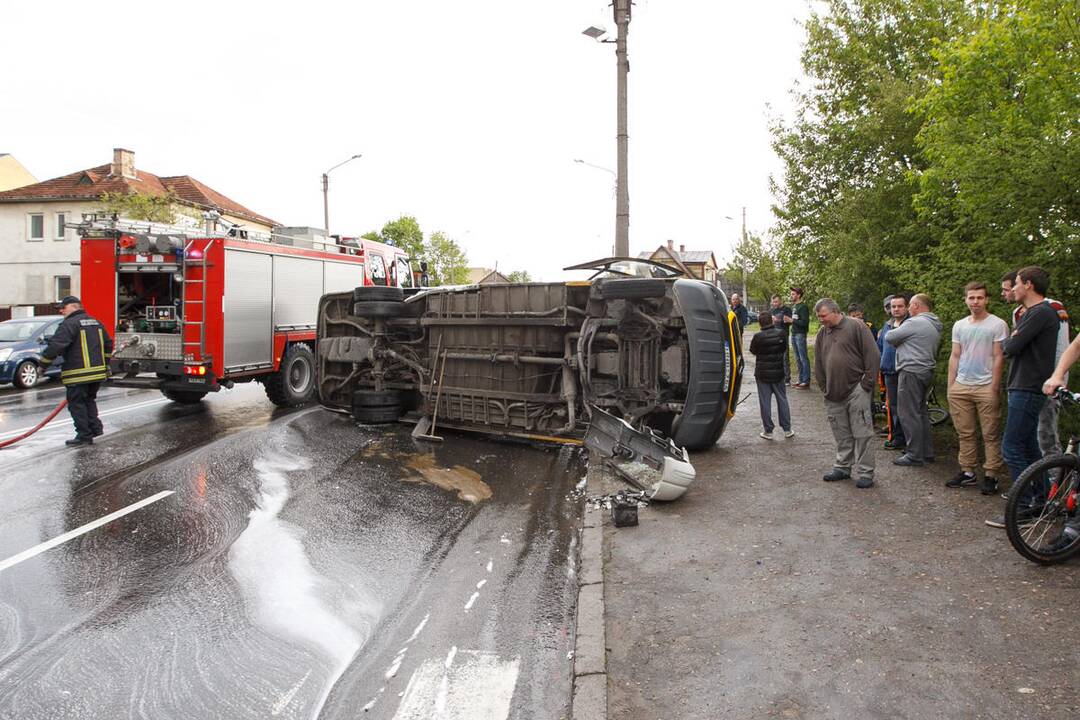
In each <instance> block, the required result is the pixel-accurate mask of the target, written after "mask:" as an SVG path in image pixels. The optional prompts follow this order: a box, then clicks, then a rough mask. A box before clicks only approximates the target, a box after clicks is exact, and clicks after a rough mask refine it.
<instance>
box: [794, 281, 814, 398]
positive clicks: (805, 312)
mask: <svg viewBox="0 0 1080 720" xmlns="http://www.w3.org/2000/svg"><path fill="white" fill-rule="evenodd" d="M791 303H792V305H791V347H793V348H794V349H795V367H796V368H798V372H799V380H798V382H796V383H795V387H797V388H803V389H806V388H808V387H810V355H809V353H808V351H807V349H806V336H807V334H808V333H809V332H810V308H808V307H806V303H804V302H803V289H802V288H801V287H793V288H791Z"/></svg>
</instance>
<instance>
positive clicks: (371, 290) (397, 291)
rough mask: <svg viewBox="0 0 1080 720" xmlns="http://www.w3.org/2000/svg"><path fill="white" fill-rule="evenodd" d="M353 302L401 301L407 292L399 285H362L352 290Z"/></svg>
mask: <svg viewBox="0 0 1080 720" xmlns="http://www.w3.org/2000/svg"><path fill="white" fill-rule="evenodd" d="M352 299H353V302H401V301H402V300H404V299H405V293H404V292H402V290H401V288H399V287H387V286H384V285H362V286H361V287H358V288H356V289H354V290H353V291H352Z"/></svg>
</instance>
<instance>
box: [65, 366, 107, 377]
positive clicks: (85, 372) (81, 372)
mask: <svg viewBox="0 0 1080 720" xmlns="http://www.w3.org/2000/svg"><path fill="white" fill-rule="evenodd" d="M97 372H105V366H104V365H94V366H93V367H88V368H74V369H72V370H61V371H60V377H74V376H75V375H89V374H91V373H97Z"/></svg>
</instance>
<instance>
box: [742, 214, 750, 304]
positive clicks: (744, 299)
mask: <svg viewBox="0 0 1080 720" xmlns="http://www.w3.org/2000/svg"><path fill="white" fill-rule="evenodd" d="M742 244H743V258H742V263H741V264H742V297H743V302H744V303H745V302H750V296H749V295H747V294H746V254H745V253H746V206H745V205H743V209H742Z"/></svg>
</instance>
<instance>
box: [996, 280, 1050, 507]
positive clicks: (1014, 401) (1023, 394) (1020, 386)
mask: <svg viewBox="0 0 1080 720" xmlns="http://www.w3.org/2000/svg"><path fill="white" fill-rule="evenodd" d="M1049 286H1050V275H1049V274H1048V273H1047V272H1046V271H1045V270H1043V269H1042V268H1040V267H1035V266H1031V267H1026V268H1021V269H1020V270H1017V271H1016V280H1015V281H1014V282H1013V286H1012V297H1013V299H1014V300H1015V301H1016V302H1018V303H1020V305H1021V306H1022V307H1023V308H1024V312H1023V314H1022V315H1020V316H1019V321H1018V322H1017V323H1016V329H1015V330H1013V332H1012V336H1010V337H1009V339H1007V340H1006V341H1005V342H1004V343H1002V346H1001V349H1002V352H1004V353H1005V357H1007V358H1009V360H1011V361H1012V364H1011V365H1010V366H1009V384H1008V397H1009V411H1008V415H1007V416H1006V418H1005V436H1004V438H1003V439H1002V442H1001V454H1002V455H1003V456H1004V457H1005V464H1006V465H1008V466H1009V475H1011V476H1012V481H1013V482H1014V483H1015V482H1016V479H1017V478H1018V477H1020V474H1021V473H1023V472H1024V470H1025V469H1026V468H1027V467H1028V465H1031V464H1032V463H1033V462H1035V461H1037V460H1039V459H1040V458H1042V450H1041V449H1040V448H1039V414H1040V413H1041V412H1042V409H1043V405H1044V404H1045V402H1046V396H1045V395H1043V394H1042V386H1043V382H1045V381H1046V379H1047V378H1049V377H1050V376H1051V374H1052V373H1053V372H1054V361H1055V358H1056V353H1057V338H1058V323H1059V322H1060V321H1059V320H1058V314H1057V311H1056V310H1054V308H1052V307H1050V305H1048V304H1047V303H1045V302H1044V300H1045V299H1046V290H1047V288H1048V287H1049ZM1036 501H1038V498H1035V497H1031V498H1027V499H1026V502H1027V503H1032V502H1036ZM986 524H987V525H989V526H990V527H996V528H1003V527H1005V518H1004V517H996V518H993V519H991V520H987V521H986Z"/></svg>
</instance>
